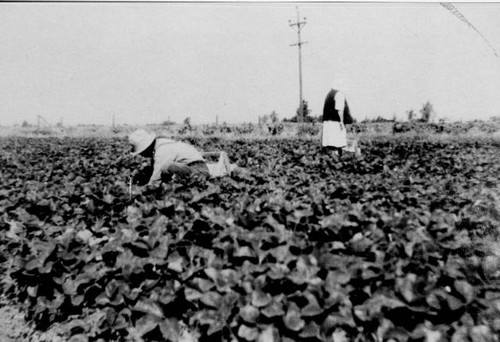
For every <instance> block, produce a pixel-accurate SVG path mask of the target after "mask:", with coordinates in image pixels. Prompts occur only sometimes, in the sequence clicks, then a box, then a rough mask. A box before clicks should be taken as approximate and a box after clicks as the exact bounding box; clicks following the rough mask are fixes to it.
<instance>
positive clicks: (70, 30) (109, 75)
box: [0, 2, 500, 126]
mask: <svg viewBox="0 0 500 342" xmlns="http://www.w3.org/2000/svg"><path fill="white" fill-rule="evenodd" d="M455 6H456V7H457V8H458V9H459V10H460V11H461V13H462V14H463V15H464V16H465V17H466V18H467V19H468V20H469V21H470V22H471V23H472V24H473V25H474V26H475V27H476V28H477V29H478V30H479V31H480V32H481V34H482V35H483V36H484V37H485V38H486V39H487V40H488V41H489V42H490V44H491V46H492V47H493V48H494V49H496V50H497V51H498V52H500V20H499V18H500V3H455ZM297 8H298V11H299V13H300V19H301V20H303V18H304V17H305V18H306V19H305V20H306V22H307V23H306V25H305V26H303V28H302V31H301V36H302V41H304V42H306V43H305V44H303V45H302V78H303V98H304V100H306V101H307V102H308V106H309V108H310V109H311V114H312V115H321V114H322V108H323V103H324V99H325V96H326V94H327V92H328V91H329V90H330V89H331V87H332V84H333V83H334V82H335V81H337V80H342V85H343V86H342V89H341V90H343V91H344V93H345V94H346V97H347V100H348V102H349V107H350V108H351V112H352V114H353V116H354V117H355V118H356V119H357V120H358V121H360V120H363V119H365V118H375V117H378V116H382V117H385V118H392V117H394V116H396V117H397V118H398V119H400V120H403V119H405V118H406V117H407V114H406V113H407V111H408V110H411V109H413V110H414V111H415V112H417V113H418V111H419V110H420V109H421V108H422V106H423V104H424V103H426V102H427V101H430V102H431V104H432V105H433V107H434V110H435V113H436V118H438V119H439V118H443V119H447V120H451V121H454V120H473V119H488V118H490V117H492V116H500V95H499V94H500V91H499V90H500V57H496V56H495V55H494V53H493V50H492V48H490V47H489V46H488V45H487V43H486V42H485V41H484V40H483V38H482V37H481V36H480V35H479V34H478V33H477V32H475V31H474V30H472V29H471V28H470V27H468V26H467V25H466V24H465V23H464V22H462V21H460V20H459V19H458V18H457V17H455V16H454V15H452V14H451V13H450V12H449V11H448V10H446V9H445V8H444V7H442V6H440V5H439V3H435V2H431V3H429V2H411V3H408V2H405V3H398V2H391V3H370V2H368V3H367V2H365V3H361V2H347V3H345V2H343V3H341V2H338V3H335V2H328V3H297V2H293V3H292V2H279V3H270V2H269V3H268V2H257V3H242V2H230V3H165V2H148V3H138V2H132V3H127V2H118V3H103V2H96V3H82V2H79V3H78V2H77V3H68V2H62V3H58V2H48V3H33V2H28V3H15V2H14V3H0V32H2V35H0V125H4V126H5V125H15V124H21V123H22V122H23V121H25V120H26V121H27V122H28V123H31V124H35V123H36V121H37V116H38V115H41V116H42V117H43V118H44V119H45V120H46V121H48V122H49V123H51V124H56V123H57V122H60V121H61V120H62V123H63V124H64V125H77V124H99V125H111V124H112V120H113V117H114V118H115V122H116V124H130V125H135V124H145V123H161V122H163V121H166V120H169V119H170V120H172V121H175V122H182V121H183V120H184V119H185V118H187V117H189V118H190V119H191V122H192V123H194V124H204V123H214V122H215V120H216V117H218V120H219V123H222V122H227V123H246V122H252V123H256V122H257V121H258V117H259V116H262V115H265V114H270V113H271V112H273V111H275V112H276V113H277V114H278V115H279V117H280V118H290V117H292V116H293V115H294V114H295V112H296V110H297V108H298V106H299V62H298V49H297V46H290V45H291V44H294V43H296V42H297V31H296V29H295V28H293V27H290V26H289V20H292V22H294V21H296V20H297Z"/></svg>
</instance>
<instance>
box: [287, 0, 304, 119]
mask: <svg viewBox="0 0 500 342" xmlns="http://www.w3.org/2000/svg"><path fill="white" fill-rule="evenodd" d="M295 8H296V9H297V22H295V23H292V21H291V20H288V23H289V25H290V27H293V26H297V37H298V39H297V43H295V44H290V46H298V48H299V96H300V102H299V114H300V121H302V120H303V118H304V100H303V98H302V44H306V43H307V42H303V41H301V40H300V31H301V30H302V27H303V26H304V25H305V24H306V18H305V17H304V18H303V21H300V19H299V7H298V6H297V7H295Z"/></svg>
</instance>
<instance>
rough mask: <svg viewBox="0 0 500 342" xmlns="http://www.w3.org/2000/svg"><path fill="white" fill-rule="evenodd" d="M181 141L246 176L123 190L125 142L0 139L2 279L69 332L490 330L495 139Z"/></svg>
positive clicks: (497, 214)
mask: <svg viewBox="0 0 500 342" xmlns="http://www.w3.org/2000/svg"><path fill="white" fill-rule="evenodd" d="M190 142H191V143H193V144H195V145H197V146H198V147H200V148H201V149H203V150H218V149H223V150H225V151H226V152H227V153H228V155H229V156H230V158H231V159H232V161H234V162H237V163H238V164H239V165H240V166H243V167H246V168H247V169H248V170H249V171H250V174H244V175H240V176H235V177H234V178H222V179H211V180H204V179H192V180H180V181H178V182H176V183H171V184H163V185H162V186H160V187H158V188H139V187H136V186H132V187H130V186H129V184H128V183H127V182H128V176H129V175H130V171H131V170H132V169H134V168H136V167H139V165H140V160H137V159H132V158H131V157H129V156H128V155H127V154H128V146H127V144H126V142H125V141H124V140H121V139H86V138H78V139H76V138H75V139H69V138H67V139H57V138H40V139H29V138H5V139H1V140H0V162H1V164H2V169H1V171H0V184H1V185H0V213H2V214H1V215H2V220H1V221H0V263H1V264H0V271H1V274H2V276H0V281H1V292H2V294H3V295H4V296H6V297H8V298H10V299H11V300H12V301H16V302H20V303H23V305H24V307H25V310H26V312H27V313H28V319H29V320H31V321H33V322H35V323H36V325H37V327H38V328H39V329H41V330H43V329H46V328H47V327H49V326H50V325H51V324H53V323H55V322H64V321H68V320H69V321H70V322H71V325H70V327H71V328H68V331H67V336H66V337H67V338H68V339H69V338H70V336H72V338H74V339H75V341H76V340H79V341H82V340H83V341H85V340H88V341H98V340H101V341H165V340H170V341H177V340H183V341H195V340H199V341H254V340H258V341H334V342H339V341H354V340H356V341H388V340H390V339H392V340H394V341H449V340H451V341H465V340H473V341H498V339H497V337H496V336H497V335H498V334H499V333H500V269H499V260H500V259H499V249H500V248H499V244H498V237H499V235H500V231H499V222H500V198H499V186H498V174H500V154H499V152H498V151H499V145H498V144H497V143H495V142H491V141H490V142H477V141H464V142H456V141H426V140H417V139H414V138H400V139H394V138H392V139H385V138H377V139H374V140H372V141H369V142H364V143H363V144H362V146H361V147H362V150H363V153H364V154H363V156H361V157H355V156H353V155H346V156H345V157H344V158H342V159H339V158H338V157H337V156H330V155H326V154H322V153H320V146H319V145H318V144H317V143H315V142H311V141H304V140H298V139H267V140H258V141H253V142H252V141H244V140H232V141H230V142H229V141H225V140H221V139H210V138H192V139H190Z"/></svg>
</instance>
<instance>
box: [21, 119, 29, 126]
mask: <svg viewBox="0 0 500 342" xmlns="http://www.w3.org/2000/svg"><path fill="white" fill-rule="evenodd" d="M29 126H30V124H29V123H28V121H26V120H24V121H23V124H22V125H21V127H29Z"/></svg>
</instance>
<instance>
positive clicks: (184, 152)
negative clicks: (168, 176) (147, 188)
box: [149, 138, 205, 184]
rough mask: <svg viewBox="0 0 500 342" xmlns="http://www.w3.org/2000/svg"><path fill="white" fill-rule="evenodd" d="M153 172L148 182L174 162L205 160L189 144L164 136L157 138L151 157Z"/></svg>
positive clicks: (154, 179) (155, 178)
mask: <svg viewBox="0 0 500 342" xmlns="http://www.w3.org/2000/svg"><path fill="white" fill-rule="evenodd" d="M153 160H154V165H153V174H152V175H151V178H150V180H149V184H152V183H153V182H155V181H158V180H160V179H161V174H162V172H164V171H167V169H168V167H169V166H170V165H172V164H174V163H180V164H186V165H187V164H189V163H192V162H195V161H205V160H204V159H203V156H202V154H201V153H200V152H199V151H198V150H197V149H196V148H194V146H191V145H189V144H186V143H183V142H180V141H175V140H171V139H166V138H157V139H156V142H155V154H154V157H153Z"/></svg>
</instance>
